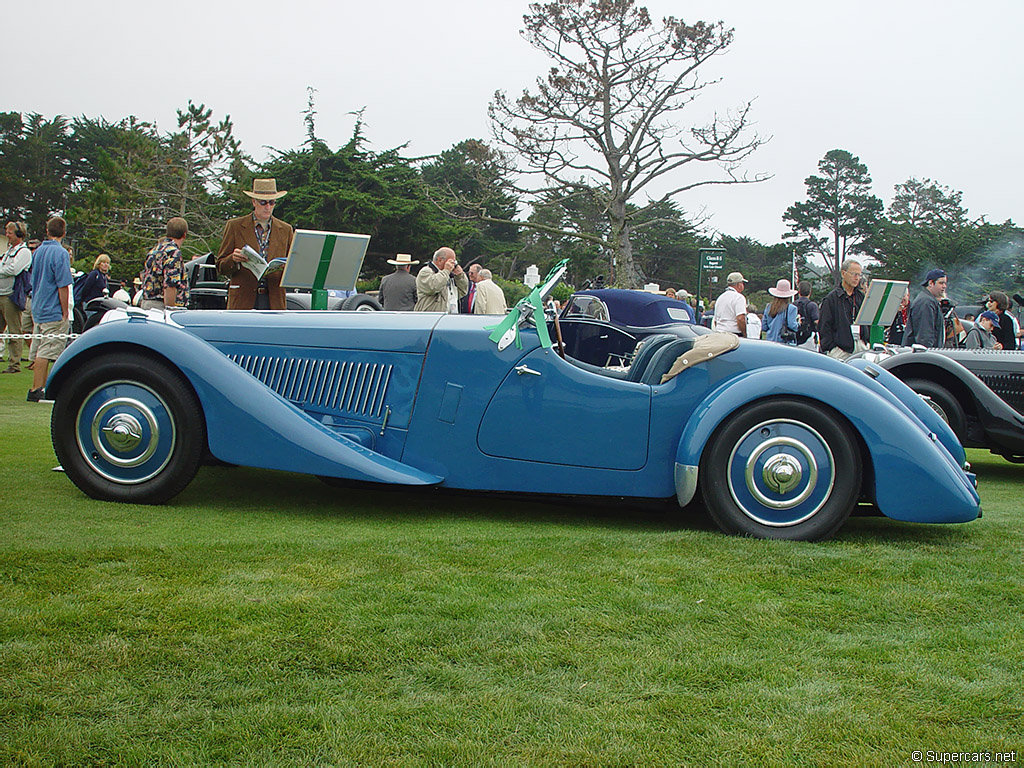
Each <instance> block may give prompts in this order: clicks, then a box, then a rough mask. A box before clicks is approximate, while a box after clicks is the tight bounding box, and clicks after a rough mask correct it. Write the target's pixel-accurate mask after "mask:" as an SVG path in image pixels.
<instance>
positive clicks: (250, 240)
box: [217, 213, 294, 309]
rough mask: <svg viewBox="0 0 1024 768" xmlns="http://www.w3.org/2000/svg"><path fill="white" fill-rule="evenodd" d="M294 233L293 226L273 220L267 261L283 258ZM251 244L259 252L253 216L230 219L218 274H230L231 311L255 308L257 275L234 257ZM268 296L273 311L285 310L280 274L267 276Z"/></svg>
mask: <svg viewBox="0 0 1024 768" xmlns="http://www.w3.org/2000/svg"><path fill="white" fill-rule="evenodd" d="M293 235H294V232H293V230H292V226H291V224H286V223H285V222H283V221H281V220H280V219H278V218H276V217H271V219H270V244H269V245H268V246H267V261H270V260H271V259H284V258H287V257H288V252H289V251H290V250H291V247H292V237H293ZM243 245H248V246H249V247H250V248H252V249H253V250H255V251H259V249H260V245H259V241H258V240H257V239H256V225H255V223H254V222H253V218H252V214H251V213H247V214H245V215H244V216H239V217H238V218H237V219H231V220H230V221H229V222H228V223H227V225H226V226H225V227H224V237H223V238H222V239H221V243H220V250H219V251H218V252H217V271H218V272H219V273H220V274H222V275H228V276H229V277H230V278H231V282H230V283H229V284H228V309H252V308H253V305H254V304H255V303H256V289H257V280H256V276H255V275H254V274H253V273H252V272H251V271H249V270H248V269H245V268H244V267H243V266H242V265H241V264H240V263H238V262H236V261H235V260H234V259H232V258H231V254H232V253H233V252H234V250H235V249H236V248H241V247H242V246H243ZM267 294H268V296H269V298H270V308H271V309H284V308H285V300H284V288H282V287H281V272H280V271H276V272H272V273H271V274H270V275H268V276H267Z"/></svg>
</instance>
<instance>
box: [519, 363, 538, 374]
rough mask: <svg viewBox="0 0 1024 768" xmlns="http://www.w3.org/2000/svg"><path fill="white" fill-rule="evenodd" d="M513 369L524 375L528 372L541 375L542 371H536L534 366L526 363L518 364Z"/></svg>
mask: <svg viewBox="0 0 1024 768" xmlns="http://www.w3.org/2000/svg"><path fill="white" fill-rule="evenodd" d="M513 370H514V371H515V372H516V373H518V374H519V375H520V376H522V375H523V374H524V373H528V374H530V375H531V376H540V371H535V370H533V369H532V368H529V367H527V366H525V365H517V366H516V367H515V368H514V369H513Z"/></svg>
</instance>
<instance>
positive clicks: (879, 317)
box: [871, 283, 895, 325]
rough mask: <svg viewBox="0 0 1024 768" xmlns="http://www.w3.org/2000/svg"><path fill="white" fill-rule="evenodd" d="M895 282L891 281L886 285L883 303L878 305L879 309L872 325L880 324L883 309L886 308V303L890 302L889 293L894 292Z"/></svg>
mask: <svg viewBox="0 0 1024 768" xmlns="http://www.w3.org/2000/svg"><path fill="white" fill-rule="evenodd" d="M893 285H895V283H889V284H888V285H886V286H885V293H883V294H882V303H881V304H879V305H878V311H877V312H875V319H874V320H872V321H871V324H872V325H878V324H879V321H880V320H881V319H882V310H883V309H885V305H886V304H887V303H888V302H889V294H890V293H892V287H893Z"/></svg>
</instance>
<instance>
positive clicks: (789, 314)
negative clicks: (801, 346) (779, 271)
mask: <svg viewBox="0 0 1024 768" xmlns="http://www.w3.org/2000/svg"><path fill="white" fill-rule="evenodd" d="M768 293H770V294H771V295H772V296H774V297H775V298H774V299H772V301H771V303H770V304H768V306H766V307H765V308H764V322H763V325H764V328H765V338H766V339H768V341H777V342H780V343H783V344H796V330H797V328H798V318H797V310H796V305H795V304H793V297H794V296H796V293H797V292H796V291H794V290H793V286H792V284H791V283H790V282H789V280H786V279H785V278H783V279H782V280H779V281H778V282H777V283H775V287H774V288H769V289H768ZM786 330H788V331H790V332H791V333H786V332H785V331H786Z"/></svg>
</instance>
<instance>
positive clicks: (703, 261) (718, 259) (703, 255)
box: [700, 248, 725, 269]
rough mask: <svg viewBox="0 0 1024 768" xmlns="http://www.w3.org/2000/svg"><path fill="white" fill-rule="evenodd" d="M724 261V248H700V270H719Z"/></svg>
mask: <svg viewBox="0 0 1024 768" xmlns="http://www.w3.org/2000/svg"><path fill="white" fill-rule="evenodd" d="M724 261H725V248H701V249H700V266H701V268H702V269H721V268H722V263H723V262H724Z"/></svg>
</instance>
